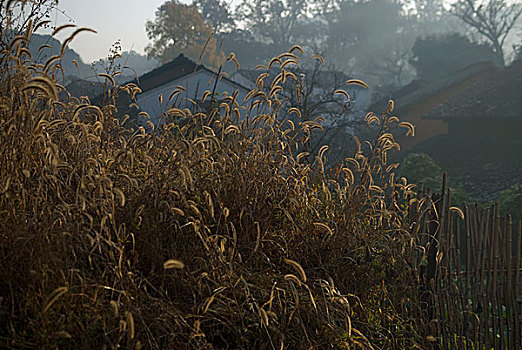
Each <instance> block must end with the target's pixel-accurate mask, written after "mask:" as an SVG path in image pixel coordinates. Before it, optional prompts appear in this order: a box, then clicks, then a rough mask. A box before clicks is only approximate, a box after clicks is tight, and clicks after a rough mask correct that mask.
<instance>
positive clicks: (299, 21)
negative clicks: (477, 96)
mask: <svg viewBox="0 0 522 350" xmlns="http://www.w3.org/2000/svg"><path fill="white" fill-rule="evenodd" d="M521 11H522V8H521V5H520V4H519V3H517V2H514V3H513V2H508V1H504V0H488V1H477V0H456V1H452V2H447V1H443V0H307V1H305V0H253V1H252V0H242V1H241V2H234V3H230V2H226V1H223V0H195V1H194V2H193V3H192V4H191V5H186V4H182V3H180V2H179V1H178V0H171V1H167V2H165V3H164V4H163V5H161V7H160V8H159V9H158V12H157V13H156V19H155V20H154V21H150V22H149V23H147V32H148V34H149V38H150V39H151V41H152V43H151V44H150V45H149V47H148V48H147V52H148V54H149V55H150V56H152V57H155V58H158V59H159V60H160V61H162V62H165V61H168V60H170V59H172V58H174V57H175V56H177V54H178V53H179V52H181V51H184V52H185V54H186V55H188V56H189V57H190V58H192V59H194V60H198V59H199V56H200V54H201V52H202V49H203V47H205V52H204V54H203V56H202V57H203V58H202V62H203V63H205V62H206V63H207V64H210V65H211V66H212V65H213V66H216V65H217V62H220V60H221V59H222V58H223V57H224V56H227V55H228V54H229V53H230V52H234V53H235V55H236V57H237V58H238V60H239V62H240V64H241V67H242V68H253V67H254V66H255V65H256V64H258V63H260V62H262V61H265V60H267V59H269V58H271V57H273V56H274V55H277V54H278V53H281V52H283V51H285V50H287V49H288V48H290V47H291V46H292V45H294V44H298V45H301V46H302V47H303V48H304V49H305V51H308V52H310V53H319V54H321V55H323V56H324V57H325V59H326V61H327V62H328V63H329V64H330V65H331V66H332V67H334V68H335V69H336V70H339V71H343V72H345V73H347V74H349V75H353V76H359V77H364V79H365V80H366V81H367V82H368V83H369V84H370V85H371V86H372V87H374V88H376V89H378V90H381V91H385V92H386V91H392V90H394V89H396V88H398V87H401V86H404V85H405V84H407V83H409V82H410V81H411V80H413V79H416V78H422V79H425V78H428V79H430V78H429V77H428V76H427V74H428V73H427V71H428V70H429V69H433V70H437V69H440V68H443V67H442V66H443V65H444V64H445V63H447V62H445V60H444V55H450V56H451V55H455V56H453V60H452V59H451V58H448V59H446V61H448V60H452V63H451V64H450V67H448V68H444V69H445V70H449V71H447V72H445V73H444V74H446V73H448V74H449V73H451V72H450V71H451V70H452V69H453V68H456V69H458V68H459V67H461V66H462V65H463V64H466V62H467V60H469V63H472V62H476V61H481V60H493V61H495V62H496V63H497V64H500V65H504V64H505V62H506V61H510V60H511V59H512V58H515V54H514V53H513V52H512V51H510V48H511V46H513V45H516V44H517V43H518V42H519V41H520V40H519V39H518V40H517V37H516V35H518V34H519V32H517V31H516V24H517V23H518V19H519V17H520V14H521V13H522V12H521ZM207 39H209V42H208V43H207V42H206V40H207ZM509 40H511V41H509ZM205 45H206V46H205ZM430 45H433V46H432V47H431V48H430ZM459 45H460V48H459ZM457 49H458V50H457ZM452 50H453V51H452ZM455 50H457V51H458V52H457V51H455ZM492 53H493V54H492ZM430 55H432V56H433V57H430ZM431 63H433V64H434V65H435V66H433V67H431V68H429V67H428V66H427V65H430V64H431Z"/></svg>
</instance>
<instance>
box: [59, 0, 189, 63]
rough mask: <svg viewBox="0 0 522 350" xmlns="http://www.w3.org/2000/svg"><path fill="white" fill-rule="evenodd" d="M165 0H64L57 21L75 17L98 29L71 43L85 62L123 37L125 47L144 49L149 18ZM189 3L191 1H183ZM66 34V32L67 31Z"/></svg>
mask: <svg viewBox="0 0 522 350" xmlns="http://www.w3.org/2000/svg"><path fill="white" fill-rule="evenodd" d="M164 2H165V0H146V1H143V0H109V1H107V0H90V1H78V0H60V3H59V7H60V9H61V10H62V11H63V12H64V13H62V12H60V11H56V12H55V18H54V20H55V21H56V23H58V24H59V23H66V22H69V21H72V22H73V23H75V24H77V25H78V26H80V27H89V28H92V29H95V30H96V31H97V32H98V34H90V33H88V34H85V33H84V34H82V35H79V36H78V37H77V38H76V39H75V40H74V41H73V42H72V43H71V45H70V47H71V48H72V49H74V50H75V51H76V52H78V53H79V54H80V57H81V58H82V59H83V61H84V62H86V63H90V62H92V61H94V60H97V59H100V58H104V57H105V56H107V52H108V49H109V48H110V47H111V45H112V44H113V43H114V42H115V41H116V40H118V39H121V43H122V50H123V51H130V50H131V49H132V50H134V51H136V52H139V53H144V49H145V46H146V45H147V43H148V39H147V33H146V32H145V22H146V21H147V20H153V19H154V13H155V11H156V10H157V8H158V7H159V6H160V5H161V4H163V3H164ZM181 2H183V3H189V1H186V0H184V1H181ZM64 35H65V34H64Z"/></svg>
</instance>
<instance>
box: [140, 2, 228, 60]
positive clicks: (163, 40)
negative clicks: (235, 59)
mask: <svg viewBox="0 0 522 350" xmlns="http://www.w3.org/2000/svg"><path fill="white" fill-rule="evenodd" d="M146 30H147V35H148V37H149V39H150V40H152V43H151V44H150V45H148V46H147V47H146V49H145V51H146V52H147V54H148V55H149V56H150V57H154V58H156V59H158V60H159V61H161V62H162V63H165V62H168V61H170V60H172V59H173V58H174V57H176V56H178V55H179V54H180V53H183V54H184V55H185V56H187V57H189V58H191V59H193V60H195V61H198V62H201V63H203V64H206V65H209V66H211V67H218V66H219V65H220V64H221V63H223V62H224V59H225V56H224V54H223V52H221V51H219V50H218V47H217V46H218V45H217V40H216V38H215V37H214V33H213V30H212V27H211V25H210V24H209V23H207V22H205V20H203V18H202V17H201V15H200V13H199V11H198V8H197V6H196V5H185V4H182V3H180V2H179V1H178V0H170V1H167V2H165V3H164V4H163V5H161V6H160V7H159V8H158V10H157V11H156V18H155V19H154V21H148V22H147V24H146Z"/></svg>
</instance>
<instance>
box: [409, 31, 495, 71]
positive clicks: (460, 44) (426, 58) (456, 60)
mask: <svg viewBox="0 0 522 350" xmlns="http://www.w3.org/2000/svg"><path fill="white" fill-rule="evenodd" d="M495 59H496V54H495V52H494V51H493V48H492V47H491V46H490V45H489V44H487V43H482V44H481V43H476V42H472V41H471V40H469V39H468V38H467V37H465V36H463V35H461V34H458V33H449V34H442V35H432V36H428V37H425V38H418V39H417V40H416V41H415V44H414V45H413V48H412V58H411V60H410V63H411V65H412V66H413V67H414V68H415V69H416V70H417V79H420V80H426V81H435V80H438V79H441V78H444V77H447V76H449V75H451V74H453V73H455V72H457V71H458V70H460V69H463V68H465V67H466V66H468V65H470V64H473V63H475V62H480V61H494V60H495Z"/></svg>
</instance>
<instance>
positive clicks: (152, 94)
mask: <svg viewBox="0 0 522 350" xmlns="http://www.w3.org/2000/svg"><path fill="white" fill-rule="evenodd" d="M215 82H216V75H215V74H213V73H210V72H209V71H207V70H204V69H202V70H199V71H196V72H195V73H194V74H188V75H186V76H184V77H182V78H180V79H177V80H173V81H171V82H169V83H166V84H163V85H161V86H158V87H156V88H153V89H151V90H148V91H145V92H143V93H141V94H138V95H137V96H136V99H137V102H138V106H139V107H140V109H141V110H142V111H143V112H146V113H147V114H148V115H149V116H150V118H151V121H152V122H153V123H154V124H156V125H157V124H159V121H160V117H161V115H162V114H163V113H165V112H166V111H168V110H169V109H170V108H172V107H176V108H182V109H183V108H189V109H190V110H194V107H195V105H194V102H193V101H198V100H199V101H201V99H202V98H203V95H204V94H205V91H207V90H208V91H210V92H212V91H214V85H215ZM178 86H182V87H183V88H184V89H185V91H182V92H181V93H179V94H178V95H177V96H176V97H174V98H173V99H172V100H171V101H169V97H170V95H171V94H172V92H173V91H175V90H176V89H177V87H178ZM236 90H237V91H238V96H237V101H238V103H239V104H240V105H241V104H242V103H243V101H244V99H245V97H246V95H247V94H248V92H249V91H247V90H246V89H245V88H242V87H241V86H240V85H237V84H234V83H233V82H231V81H229V80H225V79H221V80H220V81H219V82H218V83H217V85H216V89H215V92H216V94H217V96H216V98H217V99H218V100H220V99H222V98H223V97H224V96H225V94H226V93H228V95H232V94H234V93H235V92H236ZM160 95H161V96H162V102H161V103H160V98H159V96H160ZM209 98H210V97H209ZM209 98H207V101H208V100H209ZM196 110H197V107H196Z"/></svg>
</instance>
